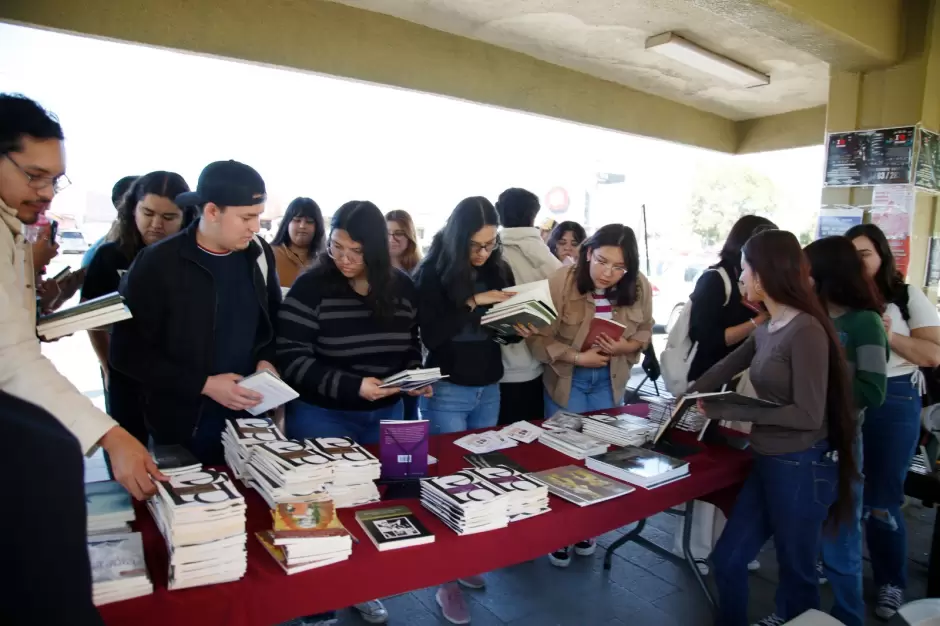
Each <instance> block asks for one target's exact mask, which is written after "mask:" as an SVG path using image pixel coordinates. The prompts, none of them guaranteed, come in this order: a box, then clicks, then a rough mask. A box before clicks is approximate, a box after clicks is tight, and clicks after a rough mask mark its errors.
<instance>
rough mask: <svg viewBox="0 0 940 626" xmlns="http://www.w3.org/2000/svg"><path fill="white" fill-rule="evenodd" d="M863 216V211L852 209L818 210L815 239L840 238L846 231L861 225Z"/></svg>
mask: <svg viewBox="0 0 940 626" xmlns="http://www.w3.org/2000/svg"><path fill="white" fill-rule="evenodd" d="M864 214H865V211H864V210H863V209H856V208H854V207H847V208H842V209H835V208H823V209H820V210H819V221H818V222H817V223H816V239H822V238H823V237H841V236H842V235H844V234H845V231H847V230H848V229H850V228H852V227H853V226H855V225H856V224H861V223H862V217H863V216H864Z"/></svg>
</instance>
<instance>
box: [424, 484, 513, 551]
mask: <svg viewBox="0 0 940 626" xmlns="http://www.w3.org/2000/svg"><path fill="white" fill-rule="evenodd" d="M510 500H511V498H510V495H509V493H508V492H507V490H505V489H500V488H499V487H497V486H496V485H494V484H493V483H491V482H490V481H488V480H486V479H485V478H483V476H482V475H480V474H478V473H476V472H475V471H474V470H461V471H459V472H457V473H455V474H451V475H450V476H439V477H437V478H427V479H425V480H422V481H421V505H422V506H423V507H424V508H426V509H428V510H429V511H431V512H432V513H434V514H435V515H437V516H438V517H439V518H440V519H441V521H442V522H444V523H445V524H446V525H447V526H448V527H449V528H450V529H451V530H453V531H454V532H455V533H457V534H458V535H472V534H474V533H480V532H485V531H488V530H496V529H497V528H505V527H506V526H508V525H509V505H510Z"/></svg>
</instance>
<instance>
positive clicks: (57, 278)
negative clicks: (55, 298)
mask: <svg viewBox="0 0 940 626" xmlns="http://www.w3.org/2000/svg"><path fill="white" fill-rule="evenodd" d="M71 269H72V266H71V265H66V266H65V269H63V270H62V271H61V272H59V273H58V274H56V275H55V276H53V277H52V280H54V281H55V282H57V283H61V282H62V281H63V280H65V279H66V278H68V275H69V274H70V273H71Z"/></svg>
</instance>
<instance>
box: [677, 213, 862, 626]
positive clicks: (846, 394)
mask: <svg viewBox="0 0 940 626" xmlns="http://www.w3.org/2000/svg"><path fill="white" fill-rule="evenodd" d="M741 268H742V273H741V278H740V279H741V283H742V288H743V289H744V290H745V294H746V297H747V298H748V300H751V301H752V302H762V303H763V304H764V306H765V307H766V308H767V311H768V312H769V313H770V321H769V323H767V324H766V325H763V326H761V327H760V328H758V329H757V330H755V331H754V332H753V333H752V334H751V335H750V337H748V338H747V340H745V342H744V343H743V344H742V345H741V346H740V347H739V348H737V349H736V350H735V351H734V352H732V353H731V354H730V355H728V356H727V357H725V358H724V359H723V360H721V361H719V362H718V363H717V364H716V365H715V366H713V367H712V368H711V369H709V370H708V371H707V372H705V373H704V374H703V375H702V376H700V377H699V378H698V380H697V381H696V382H695V384H694V385H693V386H692V388H691V389H690V391H714V390H717V389H719V388H720V387H721V386H722V385H724V384H726V383H728V382H730V381H731V379H732V378H733V377H734V376H736V375H737V374H739V373H741V372H742V371H744V370H745V369H748V368H750V378H751V383H752V384H753V386H754V389H755V391H756V392H757V395H758V397H759V398H760V399H762V400H767V401H769V402H772V403H774V404H775V405H776V406H772V407H761V408H755V407H732V406H722V405H719V404H717V403H714V402H709V401H708V400H706V401H704V402H702V409H703V410H704V411H705V413H706V415H707V416H708V417H709V418H712V419H721V420H734V421H741V422H752V423H753V424H754V426H753V429H752V430H751V449H752V450H753V451H754V467H753V469H752V471H751V474H750V476H748V479H747V481H746V482H745V484H744V487H743V488H742V489H741V493H740V494H739V495H738V499H737V502H736V503H735V505H734V509H733V511H732V513H731V516H730V518H729V519H728V525H727V526H726V527H725V529H724V532H723V533H722V535H721V538H720V539H719V540H718V543H717V545H716V546H715V550H714V552H712V556H711V558H712V562H713V565H714V570H715V581H716V584H717V587H718V595H719V610H718V619H717V621H716V623H718V624H721V625H722V626H746V625H747V623H748V621H747V598H748V571H747V564H748V563H749V562H750V561H752V560H753V559H754V557H756V556H757V553H758V552H759V551H760V549H761V546H763V545H764V543H765V542H766V541H767V540H768V539H769V538H771V537H773V538H774V546H775V547H776V550H777V562H778V563H779V565H780V583H779V586H778V588H777V598H776V600H777V610H776V613H775V614H774V615H771V616H768V617H766V618H764V619H763V620H761V621H760V622H759V624H760V626H777V625H779V624H783V623H784V622H787V621H789V620H791V619H794V618H795V617H797V616H798V615H800V614H802V613H803V612H805V611H807V610H808V609H814V608H819V586H818V580H817V575H816V561H817V558H818V556H819V552H820V548H821V545H822V532H823V526H824V523H825V522H826V520H827V518H829V517H832V518H833V520H834V521H841V520H845V519H850V518H851V515H852V512H853V485H854V482H855V481H857V480H858V479H859V477H858V473H857V471H856V466H855V456H854V443H855V416H854V415H853V412H852V400H851V390H850V385H849V379H848V377H847V375H846V365H845V358H844V356H843V353H842V347H841V344H840V341H839V339H838V336H837V335H836V331H835V329H834V327H833V325H832V321H831V320H830V318H829V314H828V312H827V311H826V309H825V308H824V307H823V305H822V304H821V303H820V301H819V298H818V297H817V296H816V293H815V292H814V290H813V286H812V281H811V279H810V269H809V264H808V262H807V260H806V257H805V256H804V254H803V250H802V249H801V248H800V244H799V242H798V241H797V239H796V237H794V236H793V234H792V233H789V232H786V231H782V230H768V231H764V232H761V233H758V234H756V235H754V236H753V237H751V238H750V239H749V240H748V242H747V243H746V244H745V245H744V248H743V250H742V260H741Z"/></svg>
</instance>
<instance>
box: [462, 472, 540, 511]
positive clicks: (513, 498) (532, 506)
mask: <svg viewBox="0 0 940 626" xmlns="http://www.w3.org/2000/svg"><path fill="white" fill-rule="evenodd" d="M467 471H469V472H473V473H475V474H479V475H480V476H481V477H483V479H484V480H487V481H488V482H490V483H492V484H493V485H495V486H496V487H497V489H500V490H502V491H504V492H505V493H507V494H509V521H510V522H518V521H520V520H524V519H529V518H530V517H535V516H536V515H541V514H542V513H548V512H549V511H550V510H551V509H550V508H549V506H548V487H546V486H545V485H544V484H543V483H540V482H537V481H534V480H532V479H531V478H529V477H528V476H526V475H525V474H523V473H522V472H519V471H516V470H514V469H512V468H511V467H506V466H504V465H503V466H496V467H477V468H474V469H471V470H467Z"/></svg>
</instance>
